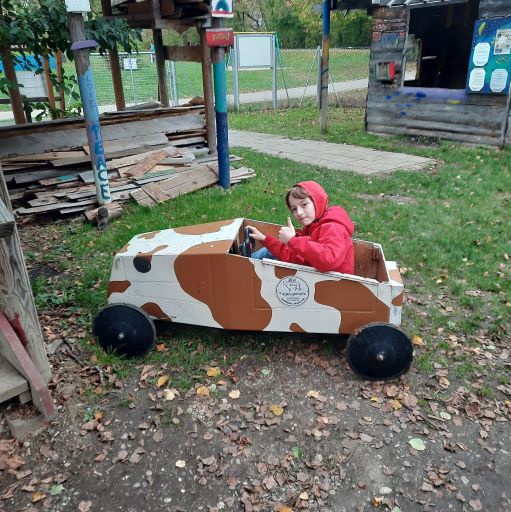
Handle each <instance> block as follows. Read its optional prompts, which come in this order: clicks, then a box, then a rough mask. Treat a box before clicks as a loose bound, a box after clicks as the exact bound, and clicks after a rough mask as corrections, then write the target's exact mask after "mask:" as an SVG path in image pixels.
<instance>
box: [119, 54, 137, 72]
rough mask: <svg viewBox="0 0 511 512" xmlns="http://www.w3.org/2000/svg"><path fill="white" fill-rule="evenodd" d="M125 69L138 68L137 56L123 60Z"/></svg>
mask: <svg viewBox="0 0 511 512" xmlns="http://www.w3.org/2000/svg"><path fill="white" fill-rule="evenodd" d="M122 62H123V66H124V69H127V70H132V69H138V65H137V59H136V58H135V57H128V58H126V59H123V60H122Z"/></svg>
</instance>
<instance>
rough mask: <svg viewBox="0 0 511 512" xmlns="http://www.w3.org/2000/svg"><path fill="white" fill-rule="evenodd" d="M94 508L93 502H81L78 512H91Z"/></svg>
mask: <svg viewBox="0 0 511 512" xmlns="http://www.w3.org/2000/svg"><path fill="white" fill-rule="evenodd" d="M91 507H92V501H80V504H79V505H78V512H89V510H90V508H91Z"/></svg>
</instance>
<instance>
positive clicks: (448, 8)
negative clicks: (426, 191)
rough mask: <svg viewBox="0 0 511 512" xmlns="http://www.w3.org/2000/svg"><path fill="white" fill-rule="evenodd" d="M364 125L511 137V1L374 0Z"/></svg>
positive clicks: (471, 139)
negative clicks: (510, 91) (510, 107)
mask: <svg viewBox="0 0 511 512" xmlns="http://www.w3.org/2000/svg"><path fill="white" fill-rule="evenodd" d="M371 11H372V17H373V32H372V44H371V58H370V74H369V90H368V96H367V106H366V129H367V130H368V131H369V132H373V133H382V134H408V135H415V136H428V137H436V138H441V139H450V140H456V141H461V142H465V143H470V144H482V145H490V146H504V145H509V144H510V143H511V130H510V124H511V122H510V121H511V120H510V109H509V106H510V97H509V87H510V76H511V0H435V1H432V0H373V5H372V7H371Z"/></svg>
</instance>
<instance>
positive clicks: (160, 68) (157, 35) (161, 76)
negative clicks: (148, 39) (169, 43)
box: [153, 28, 169, 107]
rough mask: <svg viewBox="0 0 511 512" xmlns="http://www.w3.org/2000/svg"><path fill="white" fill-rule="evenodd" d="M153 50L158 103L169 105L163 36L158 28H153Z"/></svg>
mask: <svg viewBox="0 0 511 512" xmlns="http://www.w3.org/2000/svg"><path fill="white" fill-rule="evenodd" d="M153 41H154V51H155V53H156V72H157V74H158V91H159V97H160V103H161V104H162V106H164V107H168V106H169V93H168V88H167V77H166V76H165V50H164V48H163V36H162V33H161V30H160V29H159V28H155V29H154V30H153Z"/></svg>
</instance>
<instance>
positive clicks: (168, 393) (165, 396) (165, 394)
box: [163, 389, 176, 402]
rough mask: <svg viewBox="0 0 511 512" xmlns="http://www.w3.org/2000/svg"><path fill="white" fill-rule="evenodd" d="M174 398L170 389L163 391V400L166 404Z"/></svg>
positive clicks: (174, 395)
mask: <svg viewBox="0 0 511 512" xmlns="http://www.w3.org/2000/svg"><path fill="white" fill-rule="evenodd" d="M174 398H176V394H175V393H174V391H172V390H171V389H164V390H163V399H164V400H165V401H167V402H169V401H171V400H174Z"/></svg>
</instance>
